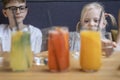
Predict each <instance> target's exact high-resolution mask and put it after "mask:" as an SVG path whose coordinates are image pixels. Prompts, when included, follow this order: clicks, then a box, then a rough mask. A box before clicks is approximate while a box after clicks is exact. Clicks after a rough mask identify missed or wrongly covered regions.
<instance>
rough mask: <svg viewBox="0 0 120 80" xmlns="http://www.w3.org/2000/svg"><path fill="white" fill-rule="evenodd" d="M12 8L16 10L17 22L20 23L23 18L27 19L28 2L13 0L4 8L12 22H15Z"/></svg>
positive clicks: (5, 14)
mask: <svg viewBox="0 0 120 80" xmlns="http://www.w3.org/2000/svg"><path fill="white" fill-rule="evenodd" d="M12 10H14V12H15V17H16V20H17V23H18V24H19V23H23V20H24V19H25V17H26V14H27V7H26V3H19V2H11V3H8V4H7V5H6V8H5V9H3V14H4V16H5V17H7V18H8V19H9V23H10V24H14V17H13V12H12Z"/></svg>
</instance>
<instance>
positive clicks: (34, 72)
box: [0, 52, 120, 80]
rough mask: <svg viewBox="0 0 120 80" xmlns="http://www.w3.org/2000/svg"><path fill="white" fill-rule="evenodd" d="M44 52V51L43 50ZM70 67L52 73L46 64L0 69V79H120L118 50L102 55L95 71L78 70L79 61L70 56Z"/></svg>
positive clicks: (119, 55) (119, 54) (119, 53)
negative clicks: (28, 68)
mask: <svg viewBox="0 0 120 80" xmlns="http://www.w3.org/2000/svg"><path fill="white" fill-rule="evenodd" d="M44 53H46V52H44ZM70 58H71V59H70V68H69V70H68V71H66V72H61V73H52V72H49V70H48V67H47V66H33V67H32V68H31V69H30V70H29V71H27V72H12V71H10V70H7V69H6V70H1V71H0V80H120V70H118V69H117V68H118V66H119V65H120V52H114V54H113V55H112V56H110V57H109V58H106V57H102V66H101V69H100V70H99V71H97V72H93V73H86V72H82V71H80V67H79V61H78V60H77V59H73V57H72V56H71V57H70Z"/></svg>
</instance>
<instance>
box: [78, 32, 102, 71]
mask: <svg viewBox="0 0 120 80" xmlns="http://www.w3.org/2000/svg"><path fill="white" fill-rule="evenodd" d="M80 36H81V52H80V53H81V56H80V66H81V68H82V70H84V71H92V70H93V71H97V70H98V69H99V68H100V66H101V55H102V49H101V41H100V33H99V32H96V31H81V33H80Z"/></svg>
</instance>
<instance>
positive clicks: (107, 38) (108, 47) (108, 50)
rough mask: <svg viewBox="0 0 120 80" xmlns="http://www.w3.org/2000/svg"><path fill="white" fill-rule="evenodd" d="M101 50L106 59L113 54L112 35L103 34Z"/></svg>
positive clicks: (108, 33)
mask: <svg viewBox="0 0 120 80" xmlns="http://www.w3.org/2000/svg"><path fill="white" fill-rule="evenodd" d="M102 41H103V43H102V50H103V52H104V55H105V56H106V57H109V56H110V55H111V54H112V53H113V51H114V50H113V42H112V35H111V33H110V32H105V33H104V35H103V38H102Z"/></svg>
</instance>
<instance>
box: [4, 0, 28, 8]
mask: <svg viewBox="0 0 120 80" xmlns="http://www.w3.org/2000/svg"><path fill="white" fill-rule="evenodd" d="M10 2H20V3H24V2H26V0H2V3H3V7H4V8H5V7H6V5H7V4H8V3H10Z"/></svg>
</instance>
